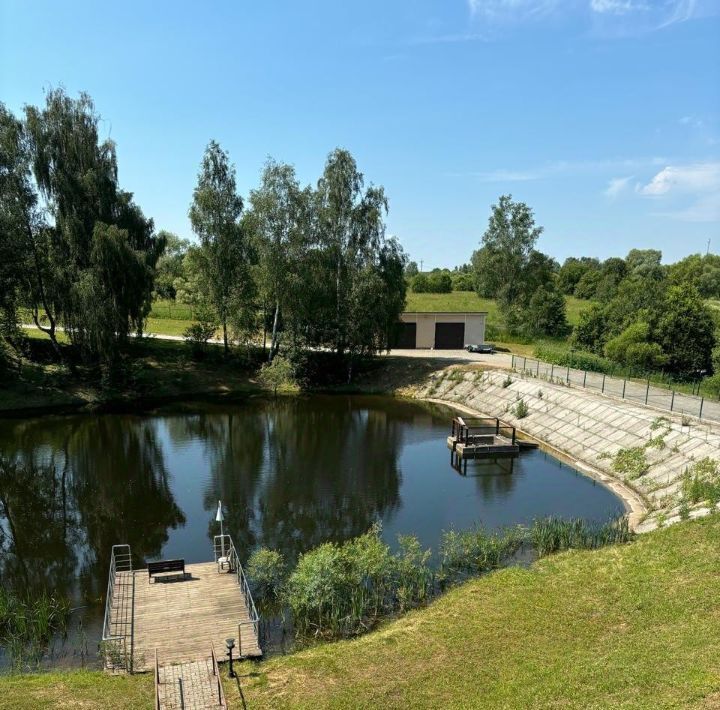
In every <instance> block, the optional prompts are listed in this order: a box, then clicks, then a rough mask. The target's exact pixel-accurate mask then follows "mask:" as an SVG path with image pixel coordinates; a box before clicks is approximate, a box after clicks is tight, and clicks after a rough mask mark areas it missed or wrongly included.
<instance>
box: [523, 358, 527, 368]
mask: <svg viewBox="0 0 720 710" xmlns="http://www.w3.org/2000/svg"><path fill="white" fill-rule="evenodd" d="M523 370H527V358H526V357H524V358H523Z"/></svg>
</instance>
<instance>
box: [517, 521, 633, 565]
mask: <svg viewBox="0 0 720 710" xmlns="http://www.w3.org/2000/svg"><path fill="white" fill-rule="evenodd" d="M632 538H633V533H632V531H631V530H630V526H629V522H628V519H627V516H622V517H619V518H616V519H611V520H608V521H607V522H604V523H593V522H588V521H586V520H583V519H581V518H572V519H570V520H562V519H561V518H555V517H548V518H543V519H541V520H535V521H534V522H533V524H532V526H531V527H530V531H529V539H530V543H531V544H532V546H533V548H534V549H535V552H536V553H537V555H538V557H545V556H546V555H550V554H552V553H553V552H560V551H562V550H578V549H580V550H592V549H596V548H598V547H605V546H606V545H613V544H617V543H623V542H628V541H629V540H631V539H632Z"/></svg>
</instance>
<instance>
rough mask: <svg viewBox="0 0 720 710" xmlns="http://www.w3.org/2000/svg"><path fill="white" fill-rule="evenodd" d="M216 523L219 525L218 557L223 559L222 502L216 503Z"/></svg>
mask: <svg viewBox="0 0 720 710" xmlns="http://www.w3.org/2000/svg"><path fill="white" fill-rule="evenodd" d="M215 520H216V522H219V523H220V556H221V557H225V531H224V530H223V512H222V501H221V500H219V501H218V508H217V513H215Z"/></svg>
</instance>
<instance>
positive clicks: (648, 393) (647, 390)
mask: <svg viewBox="0 0 720 710" xmlns="http://www.w3.org/2000/svg"><path fill="white" fill-rule="evenodd" d="M649 396H650V379H649V378H648V381H647V388H646V389H645V404H647V403H648V397H649Z"/></svg>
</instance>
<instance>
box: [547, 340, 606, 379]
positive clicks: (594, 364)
mask: <svg viewBox="0 0 720 710" xmlns="http://www.w3.org/2000/svg"><path fill="white" fill-rule="evenodd" d="M534 354H535V357H536V358H538V359H539V360H544V361H545V362H549V363H551V364H554V365H560V366H561V367H571V368H575V369H576V370H592V371H594V372H601V373H606V374H609V373H611V372H612V371H613V370H614V366H613V363H611V362H610V361H608V360H606V359H605V358H602V357H599V356H598V355H595V354H594V353H590V352H585V351H583V350H575V349H572V348H567V347H562V346H553V345H551V344H549V343H542V344H540V345H537V346H536V347H535V350H534Z"/></svg>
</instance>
